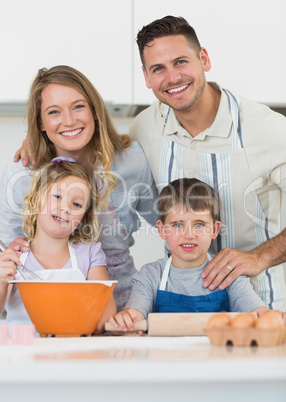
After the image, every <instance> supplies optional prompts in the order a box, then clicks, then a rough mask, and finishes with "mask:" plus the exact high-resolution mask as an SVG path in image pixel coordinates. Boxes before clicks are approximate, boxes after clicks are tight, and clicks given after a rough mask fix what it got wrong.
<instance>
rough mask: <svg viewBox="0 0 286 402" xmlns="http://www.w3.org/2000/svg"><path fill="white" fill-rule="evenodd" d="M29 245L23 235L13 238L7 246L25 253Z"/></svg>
mask: <svg viewBox="0 0 286 402" xmlns="http://www.w3.org/2000/svg"><path fill="white" fill-rule="evenodd" d="M29 247H30V245H29V242H27V240H25V238H24V237H23V236H20V237H17V239H14V240H13V241H11V243H10V244H9V246H8V248H9V249H10V250H13V251H21V252H22V253H26V252H27V251H28V250H29Z"/></svg>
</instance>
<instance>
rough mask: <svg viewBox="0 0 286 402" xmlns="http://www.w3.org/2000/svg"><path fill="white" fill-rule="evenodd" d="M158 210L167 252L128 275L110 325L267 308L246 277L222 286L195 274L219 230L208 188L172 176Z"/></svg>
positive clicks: (216, 205) (208, 257)
mask: <svg viewBox="0 0 286 402" xmlns="http://www.w3.org/2000/svg"><path fill="white" fill-rule="evenodd" d="M158 212H159V220H158V221H157V228H158V232H159V235H160V236H161V238H162V239H163V240H166V242H167V245H168V247H169V250H170V253H171V256H166V257H164V258H161V259H159V260H158V261H156V262H154V263H150V264H146V265H144V266H143V267H142V269H141V270H140V271H139V272H138V273H136V274H135V275H134V277H133V288H132V292H131V295H130V298H129V300H128V302H127V304H126V306H125V310H123V311H121V312H119V313H117V314H116V315H115V316H113V317H110V319H109V323H110V324H112V325H113V326H114V327H117V328H118V327H120V328H121V329H122V330H123V331H127V330H132V329H133V323H134V322H136V321H140V320H142V319H144V318H147V315H148V313H151V312H220V311H235V312H250V311H254V312H259V313H262V312H264V311H267V308H266V307H265V305H264V303H263V302H262V300H261V299H260V298H259V296H258V295H257V294H256V293H255V291H254V290H253V288H252V285H251V283H250V281H249V278H248V277H246V276H240V277H239V278H237V279H236V280H235V281H234V282H233V283H232V284H231V285H230V286H229V287H228V288H227V289H224V290H218V289H215V290H214V291H213V292H211V291H210V290H209V289H208V288H203V286H202V284H203V279H202V278H201V273H202V272H203V270H204V268H205V267H206V265H207V264H208V263H209V261H210V260H211V258H212V257H211V255H210V254H208V249H209V247H210V244H211V241H212V239H215V238H216V237H217V236H218V234H219V230H220V228H221V223H220V222H219V220H218V213H219V202H218V197H217V195H216V193H215V191H214V189H213V188H212V187H210V186H209V185H207V184H206V183H203V182H202V181H200V180H197V179H189V178H183V179H178V180H174V181H173V182H171V183H170V184H169V185H168V186H166V187H165V188H164V189H163V190H162V192H161V194H160V197H159V200H158Z"/></svg>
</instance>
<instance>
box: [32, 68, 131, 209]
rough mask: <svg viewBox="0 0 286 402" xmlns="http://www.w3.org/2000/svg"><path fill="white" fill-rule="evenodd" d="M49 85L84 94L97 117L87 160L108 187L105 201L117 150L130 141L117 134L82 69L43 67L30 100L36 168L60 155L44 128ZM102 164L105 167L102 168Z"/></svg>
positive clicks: (114, 182)
mask: <svg viewBox="0 0 286 402" xmlns="http://www.w3.org/2000/svg"><path fill="white" fill-rule="evenodd" d="M49 84H59V85H64V86H67V87H70V88H73V89H75V90H76V91H78V92H79V93H80V94H82V95H83V96H84V98H85V99H86V101H87V102H88V104H89V106H90V107H91V110H92V112H93V115H94V118H95V131H94V135H93V137H92V138H91V140H90V142H89V143H88V145H87V151H88V154H87V155H86V158H87V160H88V159H91V158H94V156H95V155H96V161H95V163H94V165H93V169H94V171H95V172H96V174H97V176H98V177H99V179H100V180H101V181H102V187H104V188H105V191H104V195H103V196H102V198H103V203H105V202H106V201H107V199H108V197H109V195H110V193H111V191H112V190H113V189H114V187H115V186H116V176H115V174H114V173H113V172H112V171H111V170H110V165H111V162H112V160H113V158H114V153H115V151H122V150H123V149H125V148H128V147H129V146H130V144H131V139H130V137H129V136H128V135H120V134H118V133H117V131H116V129H115V127H114V125H113V123H112V119H111V117H110V115H109V112H108V110H107V108H106V106H105V104H104V101H103V99H102V98H101V96H100V95H99V93H98V92H97V90H96V89H95V88H94V86H93V85H92V83H91V82H90V81H89V80H88V79H87V78H86V77H85V76H84V75H83V74H82V73H81V72H79V71H77V70H76V69H74V68H72V67H69V66H55V67H52V68H50V69H47V68H42V69H40V70H39V72H38V74H37V76H36V77H35V79H34V81H33V83H32V86H31V89H30V96H29V100H28V110H27V118H28V139H29V147H30V150H31V152H32V154H34V155H36V156H37V162H36V165H35V166H34V169H38V168H40V167H41V166H43V165H44V164H46V163H49V161H50V160H51V159H52V158H54V157H56V156H58V155H56V152H55V147H54V144H53V143H52V142H51V141H50V139H49V138H48V136H47V134H46V132H43V131H42V130H41V103H42V92H43V90H44V89H45V88H46V87H47V86H48V85H49ZM101 165H102V169H101V168H100V167H101Z"/></svg>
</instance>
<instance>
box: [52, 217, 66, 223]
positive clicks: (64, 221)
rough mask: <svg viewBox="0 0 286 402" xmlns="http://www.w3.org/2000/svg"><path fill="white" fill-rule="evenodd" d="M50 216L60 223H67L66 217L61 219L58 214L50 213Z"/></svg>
mask: <svg viewBox="0 0 286 402" xmlns="http://www.w3.org/2000/svg"><path fill="white" fill-rule="evenodd" d="M52 217H53V219H54V220H55V221H57V222H60V223H68V221H67V220H66V219H62V218H60V217H59V216H55V215H52Z"/></svg>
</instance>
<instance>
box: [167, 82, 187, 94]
mask: <svg viewBox="0 0 286 402" xmlns="http://www.w3.org/2000/svg"><path fill="white" fill-rule="evenodd" d="M189 85H190V84H186V85H181V86H180V87H177V88H172V89H168V90H167V91H166V92H167V93H168V94H171V95H172V94H176V93H178V92H181V91H184V90H185V89H186V88H188V86H189Z"/></svg>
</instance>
